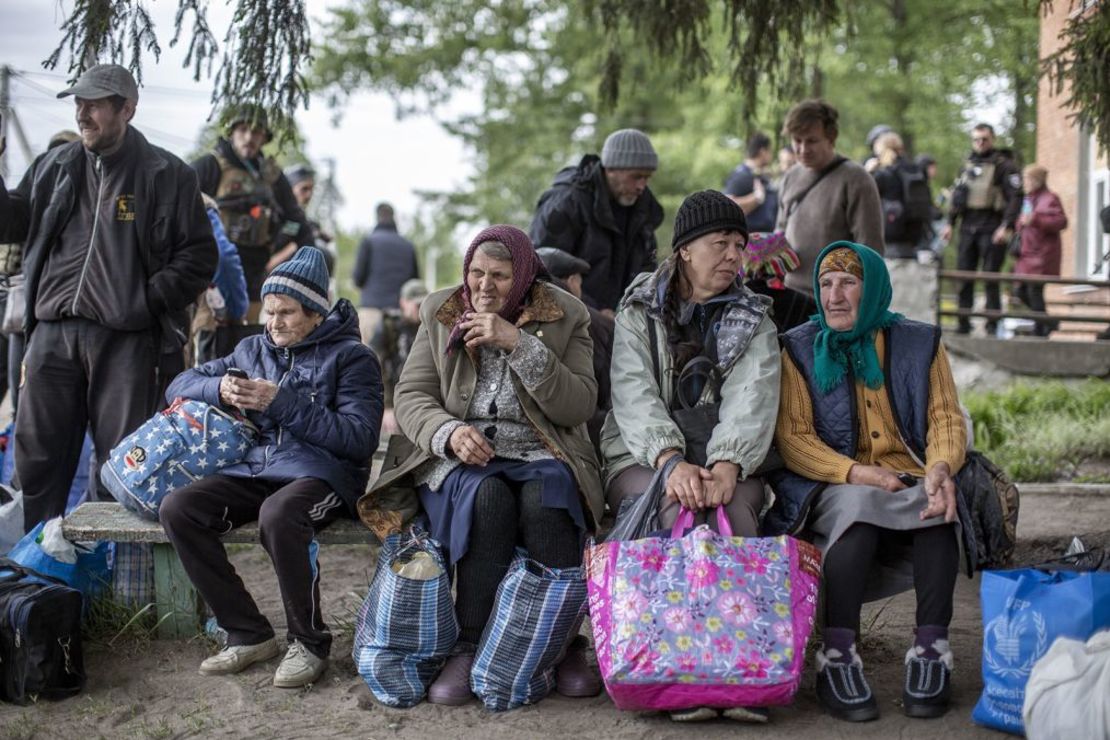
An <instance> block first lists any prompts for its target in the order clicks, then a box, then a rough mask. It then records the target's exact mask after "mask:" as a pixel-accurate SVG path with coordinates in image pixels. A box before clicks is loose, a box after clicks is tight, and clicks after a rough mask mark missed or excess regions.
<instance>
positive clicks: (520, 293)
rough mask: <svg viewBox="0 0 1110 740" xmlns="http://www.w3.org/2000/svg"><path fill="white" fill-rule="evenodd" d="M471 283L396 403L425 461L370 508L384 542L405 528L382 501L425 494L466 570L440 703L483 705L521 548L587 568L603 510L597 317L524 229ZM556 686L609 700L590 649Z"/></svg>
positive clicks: (396, 479)
mask: <svg viewBox="0 0 1110 740" xmlns="http://www.w3.org/2000/svg"><path fill="white" fill-rule="evenodd" d="M463 275H464V278H465V281H464V282H463V284H462V285H461V286H459V287H457V288H451V289H448V290H443V291H440V292H438V293H433V294H432V295H430V296H428V298H426V299H425V301H424V303H423V306H422V308H421V318H422V323H421V327H420V331H419V333H418V334H417V336H416V341H415V343H414V344H413V347H412V350H411V352H410V354H409V359H408V362H407V363H406V364H405V367H404V370H403V371H402V372H401V378H400V381H399V382H398V383H397V388H396V390H395V392H394V404H395V413H396V417H397V423H398V424H399V426H400V427H401V430H402V431H403V432H404V434H405V437H407V438H408V440H410V441H411V443H412V445H413V446H414V449H413V450H412V451H411V453H409V454H408V455H407V456H406V458H405V459H404V460H403V461H401V462H400V463H399V464H398V465H397V466H396V467H394V468H393V469H391V470H385V471H383V474H382V477H381V479H380V480H379V481H378V482H377V483H376V484H375V486H374V489H373V490H372V491H371V492H370V493H369V494H367V496H366V497H365V498H364V499H363V501H362V502H360V504H359V509H360V513H361V515H362V518H363V521H364V522H366V523H367V525H368V526H370V527H371V528H372V529H374V530H375V531H377V532H379V533H382V534H384V532H383V528H382V525H383V522H384V523H385V526H386V528H387V529H388V528H395V527H397V526H399V525H400V519H401V517H399V516H396V514H397V512H396V511H393V512H389V513H386V514H383V513H382V511H381V508H382V507H381V504H382V497H383V496H387V495H388V492H389V491H391V490H392V489H394V488H396V487H398V486H400V487H403V486H404V484H405V482H409V483H412V484H414V485H415V487H416V492H417V494H418V495H419V499H420V503H421V505H422V507H423V509H424V511H425V512H426V514H427V516H428V518H429V520H430V524H431V533H432V535H433V536H434V537H435V538H436V539H437V540H439V541H440V542H441V543H443V544H444V545H445V546H446V548H447V550H448V553H449V560H450V562H451V563H452V564H453V565H455V566H456V588H457V596H456V602H455V611H456V614H457V615H458V620H459V627H460V638H459V644H458V646H457V648H456V654H455V655H453V656H452V657H451V658H450V659H449V660H448V661H447V664H446V665H445V666H444V668H443V670H442V672H441V673H440V676H439V678H437V679H436V681H435V682H434V683H433V684H432V686H431V687H430V689H429V691H428V700H429V701H430V702H433V703H437V704H463V703H466V702H467V701H469V700H470V698H471V692H470V669H471V666H472V663H473V660H474V653H475V648H476V646H477V643H478V641H479V638H480V637H481V635H482V630H483V628H484V627H485V625H486V622H487V621H488V620H489V618H490V613H491V610H492V607H493V603H494V596H495V593H496V591H497V586H498V584H499V583H500V581H501V579H502V578H503V577H504V575H505V573H506V572H507V569H508V566H509V564H510V562H511V560H512V558H513V552H514V550H515V549H516V547H517V546H518V545H520V546H523V547H524V548H525V549H526V550H527V551H528V554H529V556H530V557H531V558H532V559H534V560H537V561H539V562H540V563H542V564H544V565H546V566H549V567H552V568H568V567H575V566H578V565H580V564H581V561H582V539H583V534H584V532H585V531H586V530H589V529H593V528H594V522H595V521H597V520H598V519H599V518H600V517H601V511H602V506H603V499H602V494H601V482H600V478H599V471H598V467H597V462H596V458H595V455H594V452H593V448H592V446H591V445H590V440H589V437H588V436H587V434H586V427H585V424H586V422H587V421H588V420H589V419H590V416H591V414H592V413H593V411H594V405H595V401H596V398H597V382H596V380H595V379H594V375H593V361H592V342H591V339H590V335H589V331H588V326H589V314H588V313H587V312H586V307H585V306H584V305H583V304H582V303H581V302H580V301H578V300H577V299H576V298H574V297H573V296H571V295H570V294H569V293H566V292H565V291H562V290H560V289H558V288H556V287H554V286H552V285H550V284H549V283H546V282H543V281H541V280H538V279H537V278H539V277H541V276H545V275H546V272H545V270H544V268H543V263H542V262H540V259H539V257H537V256H536V252H535V249H534V248H533V247H532V243H531V240H529V238H528V235H527V234H525V233H524V232H523V231H521V230H519V229H517V228H514V227H512V226H492V227H490V228H487V229H485V230H483V231H482V232H481V233H480V234H478V236H477V237H476V238H475V239H474V241H473V242H472V243H471V245H470V248H469V249H468V250H467V252H466V256H465V257H464V259H463ZM388 464H389V463H388V462H387V465H388ZM556 680H557V686H556V688H557V690H558V691H559V692H560V693H563V694H565V695H570V696H586V695H593V694H596V693H597V692H598V691H600V690H601V686H600V682H599V681H598V679H597V678H596V676H594V675H592V674H591V673H590V672H589V671H588V668H587V666H586V664H585V662H584V661H583V658H582V655H581V650H572V651H571V652H570V653H569V654H568V657H567V658H566V659H565V660H564V661H563V663H562V664H561V665H560V666H559V667H558V669H557V672H556Z"/></svg>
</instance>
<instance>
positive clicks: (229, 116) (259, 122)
mask: <svg viewBox="0 0 1110 740" xmlns="http://www.w3.org/2000/svg"><path fill="white" fill-rule="evenodd" d="M240 123H246V124H249V125H251V126H257V127H258V128H261V129H262V130H264V131H265V132H266V143H269V142H270V141H272V140H273V138H274V132H273V130H271V129H270V117H269V116H268V115H266V109H265V108H263V107H262V106H261V105H258V104H256V103H245V104H243V105H238V106H235V107H232V108H228V109H227V110H226V111H224V115H223V131H224V134H225V135H230V134H231V132H232V131H233V130H234V129H235V127H236V126H238V125H239V124H240Z"/></svg>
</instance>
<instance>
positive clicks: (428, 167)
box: [0, 0, 476, 229]
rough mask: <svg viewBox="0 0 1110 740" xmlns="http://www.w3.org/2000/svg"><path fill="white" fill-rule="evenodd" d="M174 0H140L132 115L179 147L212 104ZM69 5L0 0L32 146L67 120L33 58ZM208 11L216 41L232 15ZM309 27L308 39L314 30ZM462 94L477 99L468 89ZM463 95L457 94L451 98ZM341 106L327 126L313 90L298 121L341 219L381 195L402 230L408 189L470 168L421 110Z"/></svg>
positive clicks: (187, 146)
mask: <svg viewBox="0 0 1110 740" xmlns="http://www.w3.org/2000/svg"><path fill="white" fill-rule="evenodd" d="M335 4H339V3H337V0H307V7H308V13H309V16H310V17H311V18H313V19H314V20H315V19H318V18H321V17H323V16H324V15H325V11H326V9H327V8H328V7H329V6H331V5H335ZM177 5H178V3H177V2H176V0H156V1H149V0H148V2H146V7H147V8H148V9H149V10H150V11H151V13H152V15H153V17H154V21H155V30H156V32H157V34H158V41H159V43H160V45H161V47H162V59H161V62H158V63H155V61H154V58H153V57H150V56H148V57H146V58H144V64H143V83H144V84H143V87H142V88H140V90H139V107H138V112H137V113H136V115H135V119H134V124H135V127H136V128H138V129H139V130H140V131H142V132H143V134H144V135H146V136H147V137H148V138H149V139H150V140H151V141H152V142H154V143H155V144H157V145H159V146H162V147H165V148H166V149H169V150H170V151H172V152H174V153H176V154H178V155H184V154H185V153H186V152H188V151H191V150H192V149H193V148H194V146H195V141H196V139H197V135H198V133H199V132H200V130H201V127H202V126H203V125H204V122H205V119H206V118H207V116H208V114H209V112H210V111H211V105H210V103H209V94H210V92H211V83H210V82H209V81H208V80H202V81H201V82H199V83H197V82H193V80H192V77H191V73H190V72H189V71H188V70H185V69H182V67H181V62H182V60H183V59H184V51H183V49H182V48H181V45H180V44H179V45H178V46H177V47H176V48H172V49H171V48H170V47H169V41H170V39H171V38H172V36H173V16H174V11H175V10H176V8H177ZM72 7H73V2H72V0H0V64H3V65H8V66H10V67H12V68H13V69H14V70H16V71H17V72H19V73H21V74H19V75H18V76H17V77H16V78H15V79H14V80H13V82H12V86H11V94H12V106H13V107H14V108H15V110H16V112H17V114H18V116H19V118H20V120H21V121H22V123H23V127H24V129H25V131H26V133H27V138H28V139H29V140H30V144H31V148H32V149H33V151H34V153H35V154H37V153H38V152H41V151H42V150H44V149H45V148H46V144H47V142H48V141H49V139H50V136H51V135H52V134H53V133H54V132H56V131H58V130H60V129H63V128H70V129H73V128H75V127H76V124H75V123H74V120H73V100H72V98H68V99H65V100H57V99H56V98H55V97H54V95H55V93H56V92H57V91H59V90H61V89H63V88H65V87H66V75H65V70H64V69H57V70H52V71H47V70H44V69H43V67H42V61H43V60H44V59H46V58H47V57H48V56H49V55H50V53H51V52H52V51H53V50H54V48H55V47H56V46H57V44H58V42H59V40H60V39H61V32H60V31H59V30H58V28H59V26H60V25H61V23H62V21H63V20H64V19H65V17H66V16H67V15H68V12H69V11H70V10H71V9H72ZM208 17H209V23H210V26H211V27H212V29H213V32H214V33H215V34H216V36H217V38H218V39H219V40H220V41H221V42H222V40H223V34H224V32H225V31H226V29H227V24H228V22H229V19H230V17H231V11H230V9H229V8H228V7H227V3H225V2H221V1H219V0H217V1H216V2H211V3H209V10H208ZM315 28H316V26H314V30H315ZM313 35H314V39H315V38H317V37H318V34H316V33H314V34H313ZM62 64H65V62H63V63H62ZM61 66H62V65H61V64H60V65H59V67H61ZM466 97H468V98H469V102H470V103H471V104H476V98H475V97H474V96H466ZM466 102H467V101H466V100H465V99H464V100H463V102H461V103H459V105H465V104H466ZM342 113H343V116H342V119H341V120H340V121H339V123H338V126H333V124H332V117H333V114H334V113H333V111H331V110H329V109H328V108H327V106H326V105H325V104H324V101H323V99H321V98H317V97H314V98H313V100H312V103H311V105H310V107H309V110H307V111H301V112H300V113H299V114H298V116H297V121H298V124H299V125H300V128H301V131H302V133H303V134H304V135H305V138H306V141H307V153H308V155H309V156H310V157H312V158H313V160H315V161H316V162H317V163H320V162H322V161H323V160H324V159H325V158H328V157H334V158H335V160H336V163H337V170H336V176H337V180H338V184H339V188H340V190H341V192H342V194H343V197H344V199H345V203H344V205H343V207H342V208H341V210H340V211H339V222H340V225H341V226H342V227H344V228H348V229H350V228H356V227H357V228H363V227H369V226H371V225H372V224H373V208H374V205H375V204H376V203H378V202H379V201H382V200H388V201H391V202H392V203H393V204H394V206H395V207H396V208H397V211H398V217H399V218H398V221H399V223H400V225H401V227H402V229H403V228H404V227H405V225H406V222H408V221H409V220H410V218H411V215H412V213H413V211H414V210H415V208H416V206H417V205H418V202H419V201H418V198H417V196H416V195H415V192H414V191H417V190H447V189H451V188H452V187H455V186H458V185H460V184H461V183H462V182H463V181H464V179H465V177H466V175H467V174H468V173H469V172H470V171H471V164H470V161H469V156H468V154H467V153H466V152H464V150H463V147H462V145H461V144H460V143H458V142H457V141H456V140H455V139H453V138H452V137H450V136H449V135H448V134H447V133H446V132H444V131H443V129H442V128H441V127H440V126H439V125H438V124H437V123H436V122H435V121H434V120H432V119H431V118H429V117H426V116H421V117H409V118H406V119H405V120H403V121H398V120H396V118H395V116H394V107H393V104H392V102H391V101H390V100H389V98H387V97H386V96H383V95H369V94H360V95H357V96H355V97H353V98H352V99H351V100H350V102H349V103H348V104H347V105H346V106H345V107H344V108H343V109H342ZM8 151H9V155H10V157H9V162H8V171H9V173H11V174H10V175H9V177H10V180H9V182H8V185H9V187H12V186H14V185H15V183H16V182H18V178H19V177H20V176H22V174H23V171H24V170H25V169H26V166H27V162H26V160H25V159H24V156H23V152H22V151H21V150H20V147H19V146H18V143H17V142H16V140H15V137H14V135H13V133H12V132H10V131H9V136H8Z"/></svg>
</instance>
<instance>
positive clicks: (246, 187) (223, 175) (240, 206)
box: [215, 152, 281, 248]
mask: <svg viewBox="0 0 1110 740" xmlns="http://www.w3.org/2000/svg"><path fill="white" fill-rule="evenodd" d="M215 156H216V161H217V162H218V163H219V165H220V184H219V186H218V187H217V188H216V202H217V203H218V204H219V206H220V220H221V221H222V222H223V225H224V231H226V232H227V238H228V239H230V240H231V241H232V242H234V243H235V245H236V246H239V247H267V248H269V247H270V246H271V244H272V243H273V241H274V237H275V235H276V233H277V232H276V221H275V219H276V218H277V213H276V209H275V208H274V205H275V202H274V183H276V182H277V180H278V178H279V177H281V170H280V169H278V167H277V165H276V164H274V163H273V161H272V160H270V159H263V160H262V172H261V174H255V173H253V172H251V171H249V170H247V169H244V168H242V167H239V166H237V165H235V164H232V163H231V162H230V161H229V160H228V159H227V158H226V157H224V156H223V155H221V154H220V153H219V152H215Z"/></svg>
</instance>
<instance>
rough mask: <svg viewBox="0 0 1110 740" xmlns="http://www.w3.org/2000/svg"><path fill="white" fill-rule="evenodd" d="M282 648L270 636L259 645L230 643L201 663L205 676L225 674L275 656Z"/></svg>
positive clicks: (201, 669) (201, 670)
mask: <svg viewBox="0 0 1110 740" xmlns="http://www.w3.org/2000/svg"><path fill="white" fill-rule="evenodd" d="M279 651H280V648H278V644H277V640H275V639H274V638H272V637H271V638H270V639H269V640H265V641H264V642H260V643H258V644H257V645H230V646H228V647H225V648H224V649H223V650H221V651H220V652H218V653H216V654H215V655H213V656H212V657H210V658H207V659H205V661H204V662H203V663H201V664H200V672H201V673H203V674H204V675H205V676H225V675H227V674H230V673H238V672H239V671H241V670H244V669H246V668H249V667H250V666H252V665H254V664H255V663H260V662H262V661H264V660H269V659H270V658H273V657H275V656H276V655H277V654H278V652H279Z"/></svg>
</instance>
